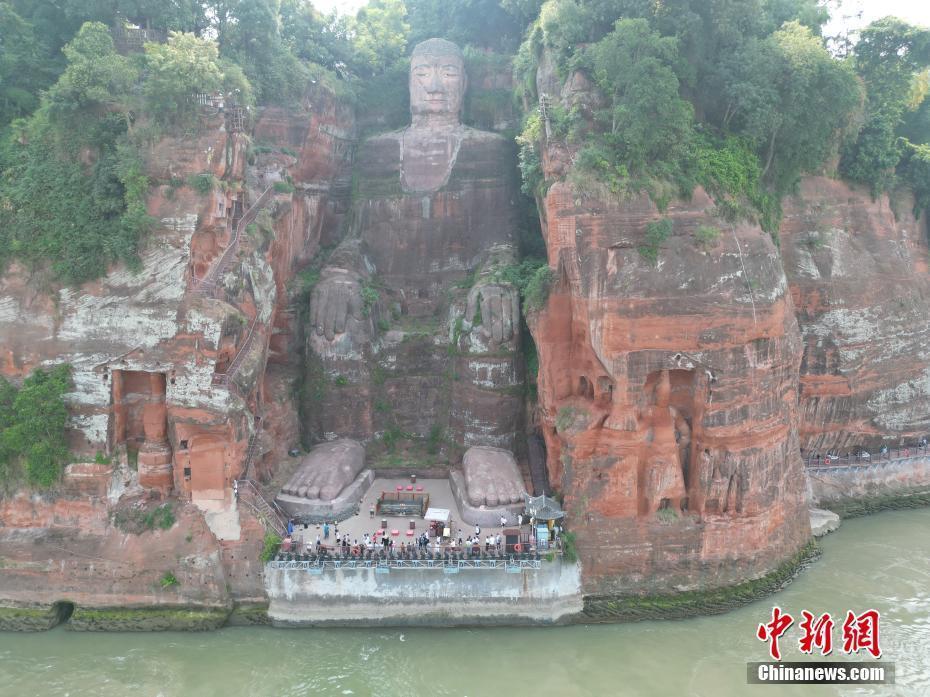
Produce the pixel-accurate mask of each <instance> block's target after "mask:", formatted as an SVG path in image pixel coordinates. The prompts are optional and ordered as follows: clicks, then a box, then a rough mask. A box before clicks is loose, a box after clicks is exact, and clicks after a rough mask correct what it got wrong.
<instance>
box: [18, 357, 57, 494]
mask: <svg viewBox="0 0 930 697" xmlns="http://www.w3.org/2000/svg"><path fill="white" fill-rule="evenodd" d="M70 389H71V366H69V365H67V364H61V365H58V366H56V367H54V368H52V369H51V370H48V371H46V370H43V369H42V368H38V369H36V370H35V371H34V372H33V373H32V375H30V376H29V377H27V378H26V379H25V380H24V381H23V385H22V387H20V388H19V389H18V390H17V389H16V388H15V387H14V386H13V385H11V384H10V383H9V382H7V381H6V380H5V379H4V378H2V377H0V478H2V481H3V483H4V484H6V485H11V484H15V483H16V482H17V481H18V480H19V479H20V478H21V477H22V476H23V475H25V479H26V481H27V482H28V483H29V484H30V485H32V486H35V487H38V488H40V489H47V488H49V487H50V486H52V485H53V484H55V483H56V482H57V481H58V480H59V479H60V478H61V472H62V468H63V467H64V464H65V463H66V462H67V459H68V442H67V438H66V435H65V427H66V425H67V422H68V409H67V407H66V406H65V402H64V395H65V393H67V392H69V391H70Z"/></svg>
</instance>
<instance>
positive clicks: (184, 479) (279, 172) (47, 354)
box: [0, 92, 353, 620]
mask: <svg viewBox="0 0 930 697" xmlns="http://www.w3.org/2000/svg"><path fill="white" fill-rule="evenodd" d="M312 97H313V98H312V99H311V102H312V103H311V104H310V105H309V106H308V108H307V110H304V111H300V110H297V111H294V112H291V113H287V114H285V113H283V112H280V111H275V110H268V112H265V113H264V114H262V115H260V117H259V121H258V126H257V137H260V138H261V139H262V143H263V144H262V146H261V147H254V148H251V149H250V148H247V146H249V145H250V139H249V138H247V137H246V136H244V135H243V134H239V133H228V132H226V130H225V128H224V125H223V120H222V119H215V120H209V119H208V120H205V122H204V123H203V124H202V128H201V129H200V132H199V133H198V135H197V136H196V137H186V138H180V139H174V138H166V139H164V140H163V141H161V142H160V143H158V144H157V145H155V146H154V147H153V148H152V149H151V151H150V152H148V153H147V154H146V164H147V174H148V176H149V178H150V183H151V184H152V188H151V190H150V195H149V200H148V208H149V213H150V214H151V215H152V216H153V217H154V218H156V220H158V221H160V225H158V226H157V229H156V230H154V231H153V233H152V235H151V236H150V237H149V239H148V240H147V243H146V246H145V250H144V252H143V257H142V270H141V272H139V273H132V272H130V271H128V270H127V269H125V268H123V267H116V268H114V269H111V271H110V272H109V273H108V274H107V276H105V277H104V278H102V279H100V280H99V281H96V282H94V283H88V284H85V285H84V286H82V287H81V288H65V289H61V290H58V291H57V298H50V297H48V295H46V294H44V293H43V292H40V291H38V290H35V289H33V288H32V287H31V286H30V279H29V278H28V276H27V275H26V273H25V272H24V271H23V270H22V269H18V268H13V269H10V270H9V272H8V273H6V274H5V275H4V276H3V278H2V279H0V349H2V353H0V370H2V372H3V374H4V375H6V376H9V377H11V378H12V379H14V380H19V379H21V378H22V377H24V376H25V375H26V374H28V372H29V371H31V370H32V369H34V368H35V367H37V366H40V365H46V364H52V363H59V362H68V363H70V364H71V365H72V366H73V368H74V371H73V376H74V391H73V392H72V393H71V394H69V395H67V400H68V402H69V408H70V411H71V414H72V424H71V425H72V429H71V448H72V451H73V452H74V453H77V454H86V455H93V454H94V453H95V452H96V451H101V452H103V453H106V454H108V455H110V454H112V455H113V456H114V457H113V459H114V460H118V461H119V469H117V468H116V467H115V466H110V465H104V464H90V463H76V464H73V465H71V466H69V467H68V470H67V472H66V474H65V477H64V481H63V483H62V486H61V491H60V493H59V494H58V495H57V497H56V496H52V497H50V498H49V499H43V500H42V501H44V503H41V502H40V503H41V505H39V504H35V505H32V506H31V507H30V506H29V505H27V504H26V503H25V500H24V499H23V498H22V497H20V498H17V499H13V500H6V501H0V519H2V522H0V527H2V528H3V530H2V532H3V535H2V537H3V539H2V540H0V544H2V545H3V547H4V555H5V556H10V555H8V554H7V552H8V551H9V552H10V554H13V553H14V552H15V556H16V560H17V566H16V569H15V570H14V571H13V572H10V574H5V575H4V581H3V583H0V591H2V593H0V601H10V602H14V603H18V602H21V601H22V597H24V596H23V595H22V594H24V593H26V592H27V589H29V588H31V587H32V586H35V584H32V586H31V585H30V584H31V581H30V578H32V577H34V575H35V570H36V569H40V568H41V569H46V570H47V569H50V568H51V567H52V566H54V568H55V569H58V568H59V564H58V561H56V559H57V557H56V554H58V555H59V556H60V555H61V553H62V547H61V545H60V540H61V539H64V538H63V537H62V536H64V537H67V538H69V539H72V538H73V539H74V540H76V544H77V545H78V547H79V548H80V550H83V553H84V554H85V557H80V555H77V556H75V557H74V559H84V558H86V556H87V555H91V556H93V557H94V558H97V557H99V559H100V560H101V563H99V564H97V565H96V566H95V565H91V566H89V567H88V566H87V565H86V564H84V563H83V562H75V561H74V560H73V559H71V558H70V557H68V558H67V559H66V561H64V562H62V563H61V567H60V568H61V572H60V573H56V574H54V575H51V576H48V578H47V579H46V581H44V582H43V583H42V584H40V585H39V586H35V587H37V588H40V589H41V590H42V592H43V594H44V595H42V598H41V599H39V600H40V601H41V602H46V601H48V602H52V601H54V600H60V599H61V598H62V597H63V596H62V595H61V594H62V593H64V594H66V595H67V596H68V598H69V599H72V598H73V599H74V600H77V601H78V603H79V605H85V606H96V607H99V606H101V605H127V604H143V605H145V604H162V603H167V604H190V605H196V606H201V607H222V608H226V609H225V610H224V612H228V609H229V605H230V603H231V602H234V601H235V602H238V601H241V600H255V599H258V600H261V598H262V594H263V590H262V586H261V565H260V563H259V562H258V552H259V549H260V548H261V542H262V536H263V533H264V531H263V529H262V526H261V524H260V523H259V522H258V521H257V520H256V519H254V518H252V517H251V515H250V514H249V513H248V512H247V509H245V508H239V509H238V513H237V509H236V506H235V502H234V501H233V495H232V484H231V483H232V480H233V479H236V478H238V477H241V476H242V475H243V472H244V470H245V468H246V465H247V464H248V462H247V458H246V454H247V452H248V451H249V447H248V446H249V442H250V438H251V437H252V436H253V434H256V431H257V430H258V429H259V428H260V420H259V418H257V417H261V416H262V415H263V414H264V411H265V406H264V405H265V403H271V404H272V405H273V406H272V408H271V409H269V412H270V416H271V417H272V419H273V421H274V428H271V429H269V432H270V433H269V434H267V437H265V438H258V439H257V440H256V441H255V443H256V447H255V449H254V450H255V451H256V452H257V454H258V455H259V456H261V455H262V453H263V451H264V450H267V451H268V454H269V460H273V459H274V458H275V457H280V456H283V455H284V453H286V451H287V450H288V449H289V448H292V447H293V446H294V445H295V444H296V443H297V423H296V422H297V417H296V405H295V404H294V403H293V402H291V401H290V400H289V399H288V397H289V395H290V394H291V392H292V384H291V383H292V382H293V378H294V376H295V373H294V371H293V369H292V366H291V364H292V363H293V361H294V359H293V355H292V354H294V353H295V352H296V351H295V346H296V345H297V344H296V342H295V339H294V336H295V331H296V328H297V327H296V323H295V322H294V320H293V316H294V308H293V307H292V301H293V299H294V293H293V290H294V289H293V287H292V286H293V283H292V281H293V277H294V274H295V273H296V271H297V270H298V269H299V268H300V266H301V265H303V264H305V263H306V262H307V261H308V260H309V259H310V258H311V257H312V256H313V255H314V254H315V253H316V252H317V250H318V248H319V245H320V242H321V238H324V239H325V237H326V235H331V234H332V233H331V231H332V229H333V228H334V227H337V226H338V224H339V220H340V217H341V216H342V215H343V214H344V212H345V210H344V203H343V202H342V201H341V197H342V196H343V194H344V192H342V193H340V192H339V191H335V190H334V189H336V188H338V187H335V186H334V184H335V183H338V179H339V172H340V171H341V169H342V168H343V165H344V164H345V163H346V162H347V161H348V160H349V158H350V156H351V152H350V149H349V147H348V145H349V138H350V137H351V136H352V133H353V130H352V129H353V124H352V119H351V114H350V113H349V112H348V111H347V110H346V108H345V107H343V106H339V105H337V103H336V101H335V100H334V98H333V95H331V94H328V93H325V92H319V93H314V94H313V95H312ZM247 151H248V152H247ZM291 153H296V154H291ZM201 174H210V175H212V176H213V177H216V178H222V179H224V185H223V186H222V187H220V186H216V187H214V189H213V190H212V191H210V192H208V193H198V192H197V191H196V190H195V189H194V188H192V187H189V186H185V185H183V184H182V185H181V186H178V184H177V182H178V181H180V182H185V181H187V180H188V178H189V177H190V176H192V175H201ZM285 177H290V179H291V180H292V181H293V182H294V185H295V187H296V191H294V192H293V193H287V191H286V190H287V189H288V188H289V187H279V188H280V189H281V193H276V192H277V189H270V190H269V187H270V186H271V185H272V184H273V182H275V181H279V180H281V179H284V178H285ZM265 191H268V194H267V195H265V196H264V197H262V196H261V194H262V192H265ZM334 199H336V200H334ZM256 201H260V202H262V206H261V210H260V213H259V215H258V217H257V219H256V221H255V225H254V226H248V227H246V226H245V225H244V224H243V225H242V226H240V228H241V234H240V235H239V236H238V238H236V237H235V235H234V231H235V230H236V221H237V220H238V219H239V218H240V217H241V216H242V214H243V213H244V211H245V209H246V208H247V207H248V206H249V205H252V204H254V203H255V202H256ZM224 254H225V256H224ZM221 262H222V263H221ZM203 279H206V281H207V283H200V281H201V280H203ZM269 355H270V356H271V358H272V359H273V360H274V362H275V369H274V370H272V371H270V372H269V371H267V370H266V368H267V363H268V360H269ZM127 451H129V452H130V457H129V458H128V459H127V455H126V453H127ZM136 458H137V459H136ZM129 462H132V463H133V464H135V463H136V462H137V464H138V473H136V472H133V471H131V469H130V467H129V464H128V463H129ZM253 464H255V469H254V470H253V475H256V476H257V475H259V474H266V475H267V474H270V471H269V470H271V469H273V463H272V462H270V461H269V462H265V463H257V464H256V463H253ZM146 490H148V493H149V494H150V495H152V496H160V497H165V496H169V497H175V496H176V497H178V498H180V499H182V500H184V499H191V500H193V501H195V502H197V503H198V504H199V505H200V506H201V508H203V509H204V510H208V511H209V512H208V513H207V514H206V515H202V514H201V513H200V512H199V511H198V509H197V508H195V507H192V506H186V505H184V504H181V508H177V509H176V510H178V511H179V517H181V516H182V519H181V522H182V524H183V525H175V526H174V527H173V528H172V529H171V530H170V531H168V532H164V533H162V532H153V533H146V534H145V535H142V536H139V537H136V536H132V535H130V536H127V535H126V534H124V533H122V532H120V531H118V530H115V529H114V528H113V526H112V525H111V524H110V520H109V518H108V515H109V513H112V512H113V509H114V507H125V505H127V501H130V502H132V501H135V502H140V501H142V500H143V498H144V497H140V495H142V494H144V493H146ZM174 505H176V506H177V505H178V504H174ZM88 507H89V509H88V510H86V511H85V509H87V508H88ZM239 514H243V515H239ZM211 521H212V522H211ZM208 524H209V527H208ZM187 531H190V536H185V533H186V532H187ZM201 533H202V535H201ZM191 536H193V537H194V538H196V540H195V541H194V543H193V544H192V543H191ZM201 537H202V538H203V539H202V540H201V539H200V538H201ZM33 538H34V539H35V540H37V541H36V542H35V543H34V544H33V542H32V541H30V540H33ZM24 540H25V541H26V542H24ZM46 542H49V544H46ZM20 543H23V544H22V545H21V544H20ZM52 543H54V544H52ZM201 543H202V544H201ZM21 547H22V548H21ZM27 547H28V549H27ZM75 549H77V547H76V548H75ZM80 550H79V551H80ZM188 551H190V554H188ZM19 562H22V563H21V564H20V563H19ZM104 562H105V563H104ZM176 564H177V565H179V566H175V565H176ZM78 567H80V568H78ZM85 567H86V568H85ZM133 569H136V570H137V571H138V572H137V573H136V572H134V571H133ZM172 569H175V571H176V575H177V577H178V579H179V581H180V582H181V588H180V589H179V590H174V589H171V590H168V591H165V592H161V593H159V592H157V591H155V590H154V589H157V588H158V587H159V584H158V579H159V577H160V575H161V574H164V573H165V572H166V571H168V570H172ZM30 574H32V576H30ZM62 574H63V575H62ZM72 576H73V578H71V577H72ZM182 576H183V577H182ZM101 579H103V580H101ZM79 588H80V589H81V593H78V592H77V589H79ZM17 594H18V595H17ZM223 617H225V614H223V615H222V617H221V618H220V620H222V618H223Z"/></svg>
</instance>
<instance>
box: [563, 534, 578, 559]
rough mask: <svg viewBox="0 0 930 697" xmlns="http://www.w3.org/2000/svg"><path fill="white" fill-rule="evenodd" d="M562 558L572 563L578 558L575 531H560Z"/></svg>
mask: <svg viewBox="0 0 930 697" xmlns="http://www.w3.org/2000/svg"><path fill="white" fill-rule="evenodd" d="M562 559H564V560H565V561H567V562H569V563H570V564H571V563H574V562H575V561H576V560H577V559H578V551H577V548H576V547H575V533H573V532H568V531H567V530H563V531H562Z"/></svg>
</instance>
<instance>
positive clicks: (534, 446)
mask: <svg viewBox="0 0 930 697" xmlns="http://www.w3.org/2000/svg"><path fill="white" fill-rule="evenodd" d="M526 449H527V453H528V457H527V459H528V460H529V465H530V481H531V482H532V483H533V495H534V496H541V495H543V494H545V495H547V496H548V495H549V494H551V493H552V489H550V488H549V470H548V468H547V467H546V444H545V442H544V441H543V439H542V437H541V436H539V435H538V434H536V433H534V434H533V435H531V436H529V437H527V439H526Z"/></svg>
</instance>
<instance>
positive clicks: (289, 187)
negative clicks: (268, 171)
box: [273, 179, 294, 194]
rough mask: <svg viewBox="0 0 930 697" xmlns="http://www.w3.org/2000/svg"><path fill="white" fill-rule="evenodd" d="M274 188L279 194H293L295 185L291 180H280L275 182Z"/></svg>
mask: <svg viewBox="0 0 930 697" xmlns="http://www.w3.org/2000/svg"><path fill="white" fill-rule="evenodd" d="M273 186H274V190H275V192H276V193H279V194H292V193H294V185H293V184H291V183H290V182H289V181H285V180H283V179H282V180H280V181H276V182H275V183H274V185H273Z"/></svg>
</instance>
